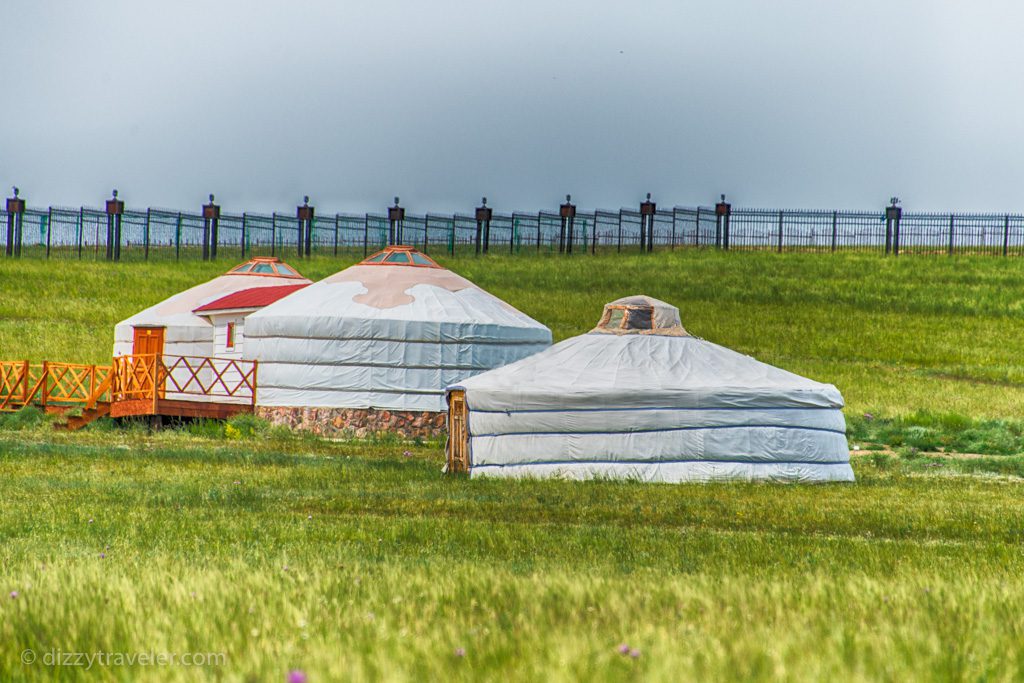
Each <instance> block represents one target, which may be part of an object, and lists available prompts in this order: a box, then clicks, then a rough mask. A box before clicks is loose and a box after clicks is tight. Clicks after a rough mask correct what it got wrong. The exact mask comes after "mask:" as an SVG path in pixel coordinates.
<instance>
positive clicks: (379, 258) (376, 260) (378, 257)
mask: <svg viewBox="0 0 1024 683" xmlns="http://www.w3.org/2000/svg"><path fill="white" fill-rule="evenodd" d="M387 255H388V254H387V252H386V251H382V252H381V253H379V254H377V255H376V256H371V257H370V258H368V259H366V260H365V261H363V263H380V262H381V261H383V260H384V259H385V258H386V257H387Z"/></svg>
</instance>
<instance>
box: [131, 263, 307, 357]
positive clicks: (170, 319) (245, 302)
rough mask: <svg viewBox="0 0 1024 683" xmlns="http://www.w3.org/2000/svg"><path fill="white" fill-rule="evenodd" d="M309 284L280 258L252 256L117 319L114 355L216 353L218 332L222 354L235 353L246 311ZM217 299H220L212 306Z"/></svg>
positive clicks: (200, 354) (230, 355) (239, 342)
mask: <svg viewBox="0 0 1024 683" xmlns="http://www.w3.org/2000/svg"><path fill="white" fill-rule="evenodd" d="M308 284H310V281H309V280H307V279H306V278H304V277H302V275H300V274H299V273H298V271H296V270H295V269H294V268H292V267H291V266H289V265H288V264H286V263H284V262H283V261H281V260H280V259H278V258H273V257H256V258H252V259H250V260H248V261H246V262H245V263H241V264H239V265H237V266H235V267H234V268H232V269H231V270H229V271H228V272H227V273H225V274H224V275H221V276H219V277H215V278H214V279H212V280H210V281H209V282H204V283H203V284H201V285H196V286H195V287H192V288H191V289H187V290H185V291H184V292H179V293H178V294H175V295H174V296H172V297H170V298H168V299H165V300H164V301H161V302H160V303H158V304H156V305H155V306H150V307H149V308H147V309H146V310H144V311H141V312H139V313H136V314H135V315H133V316H131V317H130V318H128V319H126V320H122V321H121V322H119V323H118V324H117V326H116V327H115V328H114V355H115V356H123V355H128V354H150V353H156V354H165V355H169V356H207V357H212V356H214V355H217V354H216V350H217V347H216V346H215V339H217V338H219V339H222V343H221V348H222V349H223V350H224V353H223V354H222V355H224V356H226V357H232V356H233V355H234V354H233V352H234V351H235V350H236V348H235V347H237V348H241V340H242V337H243V334H244V332H243V330H244V327H243V326H244V323H243V319H244V318H245V316H246V315H247V314H248V313H250V312H252V311H253V310H256V309H257V308H259V307H260V306H262V305H266V303H269V302H271V301H274V300H276V298H279V295H283V294H286V293H291V292H292V291H294V290H295V289H296V288H297V287H302V286H305V285H308ZM278 288H287V289H278ZM239 293H243V294H242V296H237V295H239ZM230 295H236V296H235V297H234V301H227V302H224V301H223V300H224V298H225V297H228V296H230ZM217 301H222V305H220V306H219V307H218V306H217V305H214V306H213V307H210V306H209V305H210V304H214V302H217ZM253 304H257V305H253ZM204 306H205V308H204ZM225 306H228V307H227V308H225ZM227 342H232V348H230V349H229V348H227Z"/></svg>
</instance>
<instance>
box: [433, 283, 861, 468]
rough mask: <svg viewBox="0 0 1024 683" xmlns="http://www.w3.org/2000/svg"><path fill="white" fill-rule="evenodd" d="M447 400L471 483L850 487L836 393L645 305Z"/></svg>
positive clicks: (457, 461)
mask: <svg viewBox="0 0 1024 683" xmlns="http://www.w3.org/2000/svg"><path fill="white" fill-rule="evenodd" d="M447 395H448V403H449V440H448V470H449V471H456V472H458V471H462V472H466V471H468V472H469V473H470V475H471V476H495V477H561V478H567V479H586V478H595V477H608V478H630V479H638V480H642V481H654V482H683V481H712V480H748V481H749V480H772V481H794V482H825V481H853V470H852V469H851V468H850V462H849V450H848V447H847V442H846V423H845V420H844V419H843V413H842V410H841V409H842V407H843V398H842V396H841V395H840V393H839V391H838V390H837V389H836V388H835V387H834V386H832V385H831V384H821V383H819V382H815V381H813V380H810V379H807V378H805V377H801V376H799V375H795V374H793V373H791V372H787V371H785V370H781V369H779V368H776V367H773V366H771V365H768V364H766V363H762V362H759V361H757V360H755V359H753V358H751V357H750V356H745V355H743V354H741V353H737V352H735V351H731V350H729V349H727V348H724V347H722V346H719V345H717V344H713V343H711V342H709V341H705V340H704V339H700V338H699V337H695V336H692V335H690V334H689V333H687V331H686V330H685V329H684V328H683V326H682V324H681V322H680V319H679V311H678V309H677V308H675V307H674V306H671V305H669V304H666V303H665V302H663V301H659V300H657V299H653V298H651V297H647V296H631V297H627V298H624V299H619V300H617V301H613V302H612V303H610V304H608V305H606V306H605V309H604V314H603V315H602V317H601V319H600V322H599V323H598V325H597V327H596V328H594V329H593V330H591V331H590V332H588V333H587V334H583V335H580V336H578V337H573V338H572V339H568V340H566V341H563V342H560V343H558V344H556V345H554V346H552V347H550V348H548V349H547V350H546V351H542V352H540V353H538V354H536V355H533V356H530V357H529V358H525V359H523V360H521V361H518V362H516V363H512V364H510V365H506V366H504V367H501V368H498V369H496V370H491V371H489V372H484V373H481V374H478V375H476V376H474V377H470V378H468V379H465V380H462V381H460V382H455V383H453V384H451V385H450V386H449V387H448V391H447Z"/></svg>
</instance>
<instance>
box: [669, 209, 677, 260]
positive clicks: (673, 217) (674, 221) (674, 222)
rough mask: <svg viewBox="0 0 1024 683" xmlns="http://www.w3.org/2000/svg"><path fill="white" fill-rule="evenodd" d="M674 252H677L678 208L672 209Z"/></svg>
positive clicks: (672, 245) (672, 247)
mask: <svg viewBox="0 0 1024 683" xmlns="http://www.w3.org/2000/svg"><path fill="white" fill-rule="evenodd" d="M670 248H671V249H672V251H675V250H676V207H674V206H673V207H672V244H671V247H670Z"/></svg>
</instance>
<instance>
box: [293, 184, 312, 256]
mask: <svg viewBox="0 0 1024 683" xmlns="http://www.w3.org/2000/svg"><path fill="white" fill-rule="evenodd" d="M295 217H296V218H298V219H299V220H298V224H299V239H298V248H299V258H302V257H303V256H306V257H308V256H309V255H310V252H311V251H312V248H313V207H312V206H310V205H309V195H306V196H305V197H303V198H302V206H299V207H297V208H296V209H295Z"/></svg>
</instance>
